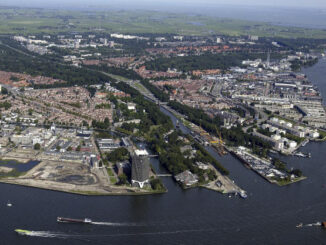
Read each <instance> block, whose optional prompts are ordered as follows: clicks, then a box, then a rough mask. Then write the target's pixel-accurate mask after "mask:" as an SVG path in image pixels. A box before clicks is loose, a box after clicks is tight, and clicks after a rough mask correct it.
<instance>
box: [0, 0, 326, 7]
mask: <svg viewBox="0 0 326 245" xmlns="http://www.w3.org/2000/svg"><path fill="white" fill-rule="evenodd" d="M58 4H59V5H70V4H71V5H73V4H76V5H79V4H82V5H85V4H91V5H111V4H113V5H120V6H122V7H123V5H126V4H131V5H137V4H141V5H152V6H157V5H162V4H164V5H175V6H176V5H178V6H180V4H181V5H182V4H188V5H193V6H195V5H198V6H199V5H203V4H207V5H218V4H228V5H242V6H274V7H312V8H325V9H326V0H268V1H265V0H50V1H44V0H0V5H21V6H28V5H30V6H36V5H39V6H45V5H50V6H55V5H58Z"/></svg>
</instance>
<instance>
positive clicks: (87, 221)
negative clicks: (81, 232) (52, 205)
mask: <svg viewBox="0 0 326 245" xmlns="http://www.w3.org/2000/svg"><path fill="white" fill-rule="evenodd" d="M57 222H59V223H71V224H91V223H92V220H91V219H88V218H85V219H71V218H64V217H57Z"/></svg>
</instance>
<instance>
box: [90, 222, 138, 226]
mask: <svg viewBox="0 0 326 245" xmlns="http://www.w3.org/2000/svg"><path fill="white" fill-rule="evenodd" d="M91 224H92V225H103V226H142V225H141V224H136V223H113V222H92V223H91Z"/></svg>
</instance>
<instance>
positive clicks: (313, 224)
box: [296, 222, 322, 228]
mask: <svg viewBox="0 0 326 245" xmlns="http://www.w3.org/2000/svg"><path fill="white" fill-rule="evenodd" d="M321 225H322V224H321V222H316V223H311V224H305V225H304V224H302V223H300V224H298V225H297V226H296V227H297V228H303V227H313V226H321Z"/></svg>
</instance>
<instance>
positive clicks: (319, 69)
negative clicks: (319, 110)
mask: <svg viewBox="0 0 326 245" xmlns="http://www.w3.org/2000/svg"><path fill="white" fill-rule="evenodd" d="M302 72H303V73H305V74H306V75H307V77H308V78H309V80H310V81H311V82H312V83H313V84H314V85H316V86H317V87H318V89H319V91H320V92H321V93H322V96H323V98H324V100H323V103H324V105H326V58H323V59H320V60H319V62H318V63H317V64H316V65H314V66H313V67H310V68H306V69H303V70H302Z"/></svg>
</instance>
